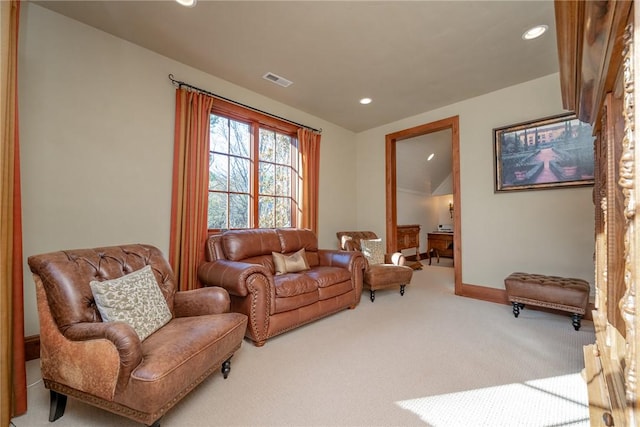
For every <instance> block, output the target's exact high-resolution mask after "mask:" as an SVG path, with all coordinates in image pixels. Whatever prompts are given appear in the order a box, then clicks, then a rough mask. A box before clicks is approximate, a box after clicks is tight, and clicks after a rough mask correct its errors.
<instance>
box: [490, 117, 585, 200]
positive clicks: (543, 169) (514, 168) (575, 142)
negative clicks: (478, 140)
mask: <svg viewBox="0 0 640 427" xmlns="http://www.w3.org/2000/svg"><path fill="white" fill-rule="evenodd" d="M593 141H594V137H593V135H592V128H591V125H589V124H587V123H584V122H581V121H580V120H578V119H577V118H576V116H575V114H572V113H569V114H561V115H557V116H552V117H546V118H543V119H538V120H533V121H529V122H523V123H518V124H514V125H509V126H504V127H500V128H495V129H493V146H494V154H495V162H494V166H495V167H494V177H495V179H494V184H495V187H494V189H495V192H496V193H497V192H509V191H519V190H540V189H552V188H561V187H576V186H585V185H593V183H594V161H593Z"/></svg>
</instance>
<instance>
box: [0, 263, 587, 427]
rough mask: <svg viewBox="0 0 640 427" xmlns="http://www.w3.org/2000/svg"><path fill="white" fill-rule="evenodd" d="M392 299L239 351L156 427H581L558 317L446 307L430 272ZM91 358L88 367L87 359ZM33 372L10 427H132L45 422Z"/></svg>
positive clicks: (571, 342) (117, 420)
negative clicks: (24, 405) (225, 369)
mask: <svg viewBox="0 0 640 427" xmlns="http://www.w3.org/2000/svg"><path fill="white" fill-rule="evenodd" d="M422 263H423V264H424V268H423V269H422V270H416V271H415V272H414V276H413V281H412V283H411V285H409V286H407V289H406V293H405V295H404V296H400V293H399V290H395V289H394V290H382V291H377V292H376V299H375V302H374V303H371V301H370V300H369V298H368V292H367V291H365V293H364V294H363V296H362V300H361V302H360V304H359V305H358V307H357V308H356V309H355V310H346V311H342V312H340V313H337V314H335V315H332V316H330V317H327V318H324V319H321V320H319V321H317V322H314V323H312V324H309V325H307V326H304V327H301V328H298V329H295V330H293V331H291V332H288V333H286V334H283V335H281V336H279V337H276V338H274V339H271V340H269V341H267V343H266V344H265V346H264V347H262V348H257V347H254V346H253V345H252V344H251V343H250V342H248V341H245V342H244V343H243V345H242V347H241V348H240V350H238V352H237V353H236V355H235V356H234V357H233V359H232V364H231V373H230V375H229V378H228V379H226V380H224V379H223V378H222V375H221V374H219V373H216V374H214V375H212V376H211V377H210V378H208V379H207V380H205V381H204V382H203V383H202V384H201V385H200V386H199V387H198V388H196V389H195V390H194V391H193V392H192V393H190V394H189V395H187V397H186V398H184V399H183V400H182V401H181V402H180V403H178V404H177V405H176V406H175V407H174V408H173V409H172V410H171V411H170V412H169V413H168V414H167V415H165V417H164V418H163V419H162V422H161V425H162V426H164V427H172V426H175V427H178V426H179V427H188V426H194V427H195V426H435V427H446V426H491V427H496V426H553V425H555V426H557V425H562V426H588V425H589V421H588V416H589V413H588V404H587V392H586V385H585V383H584V381H583V380H582V378H581V376H580V371H581V370H582V368H583V366H584V365H583V360H582V347H583V346H584V345H587V344H590V343H593V342H594V340H595V338H594V330H593V323H592V322H590V321H586V320H584V321H583V322H582V328H581V329H580V331H577V332H576V331H575V330H574V329H573V327H572V326H571V319H570V317H569V316H568V315H567V314H566V313H558V314H553V313H548V312H542V311H536V310H530V309H528V308H525V309H524V310H523V311H522V313H521V314H520V317H519V318H518V319H516V318H514V316H513V314H512V313H511V307H510V306H507V305H501V304H494V303H489V302H484V301H478V300H473V299H469V298H464V297H458V296H455V295H453V269H452V268H449V267H445V266H444V265H445V263H443V259H441V263H443V264H442V265H438V264H437V263H433V264H432V265H431V266H428V265H427V264H428V262H427V261H424V260H423V261H422ZM96 357H100V356H99V355H96ZM38 363H39V361H38V360H34V361H30V362H28V366H27V369H28V381H29V384H30V387H29V395H28V399H29V400H28V405H29V407H28V412H27V414H26V415H23V416H20V417H17V418H14V419H13V420H12V421H13V424H14V425H15V426H16V427H26V426H29V427H32V426H50V427H51V426H53V427H70V426H73V427H80V426H82V427H85V426H114V427H115V426H135V425H138V424H136V423H134V422H132V421H129V420H127V419H125V418H122V417H120V416H117V415H113V414H110V413H108V412H105V411H102V410H99V409H95V408H93V407H91V406H88V405H86V404H84V403H80V402H78V401H76V400H74V399H72V398H69V400H68V403H67V409H66V412H65V415H64V416H63V417H62V418H60V419H59V420H57V421H56V422H55V424H50V423H49V422H48V411H49V393H48V391H47V390H45V388H44V386H43V384H42V380H41V379H40V376H39V365H38Z"/></svg>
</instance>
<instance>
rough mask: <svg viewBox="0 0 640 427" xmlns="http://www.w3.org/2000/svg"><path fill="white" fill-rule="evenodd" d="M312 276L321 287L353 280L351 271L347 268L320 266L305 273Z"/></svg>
mask: <svg viewBox="0 0 640 427" xmlns="http://www.w3.org/2000/svg"><path fill="white" fill-rule="evenodd" d="M305 274H306V275H307V276H309V277H310V278H312V279H313V280H314V281H315V282H316V283H317V284H318V287H319V288H327V287H329V286H333V285H336V284H338V283H342V282H345V281H350V280H351V273H350V272H349V270H347V269H346V268H340V267H327V266H318V267H314V268H313V270H310V271H307V272H306V273H305Z"/></svg>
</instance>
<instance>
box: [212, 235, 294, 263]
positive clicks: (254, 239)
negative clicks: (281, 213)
mask: <svg viewBox="0 0 640 427" xmlns="http://www.w3.org/2000/svg"><path fill="white" fill-rule="evenodd" d="M222 249H223V250H224V253H225V255H226V257H227V259H228V260H230V261H242V260H245V259H246V258H251V257H255V256H258V255H269V256H271V252H282V250H281V246H280V239H279V238H278V234H276V230H274V229H263V228H258V229H253V230H247V229H244V230H229V231H226V232H225V233H224V234H223V235H222ZM298 249H299V248H298Z"/></svg>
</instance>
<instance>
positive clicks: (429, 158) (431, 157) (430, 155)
mask: <svg viewBox="0 0 640 427" xmlns="http://www.w3.org/2000/svg"><path fill="white" fill-rule="evenodd" d="M433 156H435V154H434V153H431V154H429V157H427V162H428V161H430V160H431V159H433Z"/></svg>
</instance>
